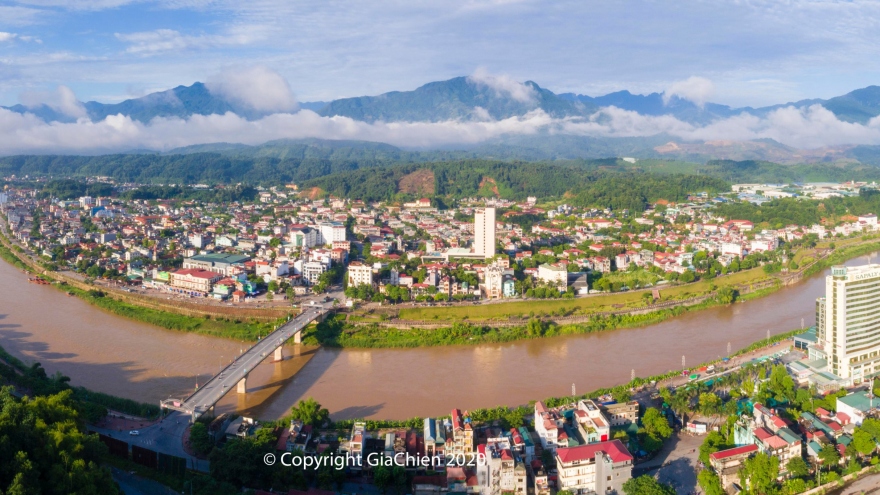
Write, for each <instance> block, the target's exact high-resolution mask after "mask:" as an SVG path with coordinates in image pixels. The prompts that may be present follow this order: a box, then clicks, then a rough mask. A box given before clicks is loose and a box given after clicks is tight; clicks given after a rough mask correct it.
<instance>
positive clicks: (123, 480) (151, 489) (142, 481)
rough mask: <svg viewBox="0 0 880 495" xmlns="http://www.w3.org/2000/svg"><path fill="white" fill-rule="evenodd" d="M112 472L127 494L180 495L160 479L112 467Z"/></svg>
mask: <svg viewBox="0 0 880 495" xmlns="http://www.w3.org/2000/svg"><path fill="white" fill-rule="evenodd" d="M111 474H112V475H113V480H114V481H116V482H117V483H119V487H120V488H122V493H124V494H125V495H178V494H177V492H176V491H174V490H172V489H171V488H168V487H167V486H165V485H163V484H162V483H159V482H158V481H153V480H149V479H146V478H142V477H140V476H138V475H136V474H132V473H129V472H128V471H122V470H120V469H116V468H112V469H111Z"/></svg>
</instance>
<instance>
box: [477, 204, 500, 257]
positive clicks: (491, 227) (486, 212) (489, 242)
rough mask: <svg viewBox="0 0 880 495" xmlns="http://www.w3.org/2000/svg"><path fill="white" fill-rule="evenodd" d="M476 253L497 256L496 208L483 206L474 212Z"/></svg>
mask: <svg viewBox="0 0 880 495" xmlns="http://www.w3.org/2000/svg"><path fill="white" fill-rule="evenodd" d="M474 254H481V255H483V257H484V258H491V257H493V256H495V208H493V207H487V208H481V209H478V210H477V211H476V213H475V214H474Z"/></svg>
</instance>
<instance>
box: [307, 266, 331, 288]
mask: <svg viewBox="0 0 880 495" xmlns="http://www.w3.org/2000/svg"><path fill="white" fill-rule="evenodd" d="M325 271H327V267H326V266H325V265H324V264H323V263H319V262H317V261H309V262H308V263H303V265H302V278H303V280H308V282H309V285H314V284H316V283H318V278H319V277H320V276H321V274H322V273H324V272H325Z"/></svg>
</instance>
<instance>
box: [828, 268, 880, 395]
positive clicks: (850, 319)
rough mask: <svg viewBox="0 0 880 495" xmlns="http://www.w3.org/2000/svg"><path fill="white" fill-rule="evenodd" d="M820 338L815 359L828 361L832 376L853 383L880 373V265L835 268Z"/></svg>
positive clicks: (830, 282) (830, 277) (829, 285)
mask: <svg viewBox="0 0 880 495" xmlns="http://www.w3.org/2000/svg"><path fill="white" fill-rule="evenodd" d="M816 335H817V345H816V346H815V349H814V350H812V351H811V357H817V358H822V359H827V361H828V367H827V370H828V371H830V372H831V373H833V374H835V375H837V376H839V377H840V378H843V379H845V380H847V381H851V382H852V383H860V382H862V381H865V380H867V379H869V378H871V377H872V376H873V375H874V374H876V373H880V264H872V265H865V266H858V267H846V266H835V267H832V268H831V275H829V276H827V277H826V278H825V297H820V298H819V299H818V300H817V301H816ZM814 353H815V355H814Z"/></svg>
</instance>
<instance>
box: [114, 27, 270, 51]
mask: <svg viewBox="0 0 880 495" xmlns="http://www.w3.org/2000/svg"><path fill="white" fill-rule="evenodd" d="M114 36H115V37H116V39H118V40H119V41H122V42H124V43H128V44H129V46H128V48H126V49H125V51H126V52H127V53H131V54H138V55H155V54H158V53H165V52H169V51H181V50H186V49H205V48H217V47H223V46H230V45H247V44H249V43H251V42H253V41H254V40H255V39H257V37H255V36H254V35H252V34H251V33H249V32H247V31H245V30H240V29H236V30H234V31H233V32H230V33H226V34H201V35H185V34H181V33H180V32H179V31H175V30H174V29H156V30H153V31H139V32H136V33H114Z"/></svg>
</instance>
